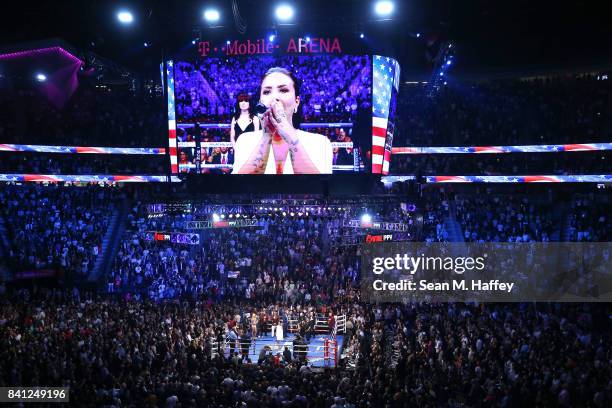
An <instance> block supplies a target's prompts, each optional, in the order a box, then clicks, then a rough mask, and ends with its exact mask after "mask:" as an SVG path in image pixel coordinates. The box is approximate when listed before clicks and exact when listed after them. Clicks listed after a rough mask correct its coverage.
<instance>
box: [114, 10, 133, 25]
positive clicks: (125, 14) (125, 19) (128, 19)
mask: <svg viewBox="0 0 612 408" xmlns="http://www.w3.org/2000/svg"><path fill="white" fill-rule="evenodd" d="M117 20H119V22H120V23H121V24H131V23H132V22H134V15H133V14H132V13H130V12H129V11H127V10H122V11H120V12H118V13H117Z"/></svg>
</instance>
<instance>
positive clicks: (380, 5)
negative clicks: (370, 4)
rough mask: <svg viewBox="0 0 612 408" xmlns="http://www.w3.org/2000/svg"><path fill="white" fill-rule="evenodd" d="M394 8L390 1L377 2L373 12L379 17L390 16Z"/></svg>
mask: <svg viewBox="0 0 612 408" xmlns="http://www.w3.org/2000/svg"><path fill="white" fill-rule="evenodd" d="M394 8H395V4H393V2H392V1H377V2H376V4H375V5H374V11H376V14H378V15H379V16H381V17H387V16H390V15H391V13H393V9H394Z"/></svg>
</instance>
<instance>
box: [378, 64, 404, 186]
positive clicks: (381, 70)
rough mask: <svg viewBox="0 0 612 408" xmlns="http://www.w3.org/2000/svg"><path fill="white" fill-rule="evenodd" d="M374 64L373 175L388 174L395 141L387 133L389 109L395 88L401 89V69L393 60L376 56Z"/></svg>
mask: <svg viewBox="0 0 612 408" xmlns="http://www.w3.org/2000/svg"><path fill="white" fill-rule="evenodd" d="M373 64H374V67H373V72H374V77H373V81H372V84H373V88H374V89H373V93H372V94H373V98H374V100H373V103H372V173H375V174H381V173H382V174H387V173H388V172H389V162H390V160H391V141H392V140H393V135H392V134H388V132H387V129H388V127H389V126H388V125H389V108H390V101H391V95H392V93H393V88H395V91H396V93H397V90H398V87H399V74H400V67H399V63H398V62H397V61H396V60H394V59H393V58H389V57H383V56H380V55H375V56H374V59H373ZM391 119H393V118H391ZM387 141H389V142H388V143H387Z"/></svg>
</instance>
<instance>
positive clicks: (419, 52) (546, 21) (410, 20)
mask: <svg viewBox="0 0 612 408" xmlns="http://www.w3.org/2000/svg"><path fill="white" fill-rule="evenodd" d="M237 3H238V5H239V10H240V14H241V16H242V18H243V19H244V21H245V22H246V24H247V30H246V33H245V34H244V36H245V37H248V36H249V34H250V33H255V32H261V31H263V30H266V29H269V28H270V27H271V25H272V17H271V16H272V10H273V6H274V5H275V4H277V1H272V0H237ZM291 3H293V4H294V5H295V6H296V8H297V10H298V11H297V21H296V25H295V26H293V27H290V28H281V27H279V31H280V29H291V30H295V31H296V32H304V33H305V34H308V33H309V32H310V33H313V32H315V33H321V32H329V31H334V32H344V33H346V34H347V35H352V34H355V36H357V35H358V33H359V32H360V31H362V30H363V31H365V32H366V33H367V34H371V35H372V36H373V38H376V40H377V41H384V42H388V43H395V44H397V45H398V46H397V47H396V48H397V55H398V56H399V58H400V59H401V60H402V62H403V65H404V66H405V67H406V66H408V67H409V68H413V69H415V70H418V69H427V67H428V63H427V60H426V58H425V51H426V49H425V48H426V47H425V46H422V47H420V46H419V45H418V44H417V45H415V44H412V43H411V42H410V41H406V39H407V38H413V37H411V35H414V33H417V32H418V33H423V34H422V36H421V42H423V41H422V39H423V38H426V36H436V37H437V38H444V39H447V38H448V39H451V40H453V41H454V42H455V43H456V44H457V46H458V55H457V60H456V61H457V69H465V68H470V67H472V68H473V67H511V66H517V65H519V66H525V65H538V64H540V65H541V64H558V63H566V62H568V61H581V62H584V61H585V60H588V61H592V60H597V61H601V60H603V59H606V58H608V56H609V55H612V54H611V51H612V44H611V43H610V41H609V39H610V38H612V35H610V34H612V29H611V28H610V25H609V24H608V22H607V21H606V14H605V13H604V12H603V10H601V6H599V5H597V4H595V3H596V2H589V1H586V0H582V1H568V2H558V1H554V2H553V1H549V0H545V1H530V0H513V1H508V0H498V1H489V0H396V5H397V12H396V14H395V16H394V19H393V20H392V21H385V22H376V21H372V20H373V18H372V12H371V8H372V1H370V0H368V1H357V0H333V1H332V0H309V1H303V0H302V1H293V2H291ZM17 4H18V5H17V6H16V7H14V8H13V10H14V11H13V12H12V13H7V12H4V13H1V15H0V33H1V35H0V46H6V45H12V44H15V43H20V42H24V41H32V40H41V39H46V38H63V39H64V40H66V41H67V42H69V43H71V44H74V45H75V46H77V47H80V48H81V49H91V50H93V51H94V52H96V53H98V54H100V55H103V56H105V57H108V58H111V59H113V60H115V61H117V62H119V63H122V64H125V65H126V66H128V67H131V68H134V69H152V71H153V72H155V69H156V67H157V64H158V62H159V60H160V59H161V57H162V51H163V52H165V53H166V54H167V53H171V52H173V51H174V50H176V49H177V48H180V47H181V46H188V44H189V43H190V41H191V39H193V38H194V29H196V28H201V29H202V33H203V35H206V36H228V37H231V38H236V39H239V38H240V37H241V34H239V33H238V32H237V30H236V27H235V26H234V22H233V18H232V9H231V0H211V1H207V0H202V1H184V0H176V1H172V2H170V1H164V0H124V1H115V0H111V1H108V0H91V1H86V2H84V1H75V0H67V1H61V2H53V1H38V2H36V1H35V2H18V3H17ZM207 4H215V5H216V6H217V7H219V8H220V9H221V12H222V16H223V18H224V19H225V22H224V23H223V25H224V27H221V28H215V29H210V28H208V27H206V24H205V23H203V22H202V18H201V15H202V10H203V8H204V7H205V6H206V5H207ZM121 6H129V7H130V8H131V10H132V11H133V12H134V13H135V14H136V16H137V17H136V18H137V21H136V22H135V24H134V25H133V26H132V27H129V28H126V27H120V26H119V25H118V23H117V21H116V18H115V13H116V11H117V9H118V8H119V7H121ZM144 42H147V43H149V44H151V46H150V47H147V48H145V47H144V46H143V44H144Z"/></svg>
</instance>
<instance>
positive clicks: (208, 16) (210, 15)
mask: <svg viewBox="0 0 612 408" xmlns="http://www.w3.org/2000/svg"><path fill="white" fill-rule="evenodd" d="M219 17H221V15H220V14H219V10H217V9H207V10H206V11H204V20H206V21H208V22H209V23H216V22H217V21H219Z"/></svg>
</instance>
